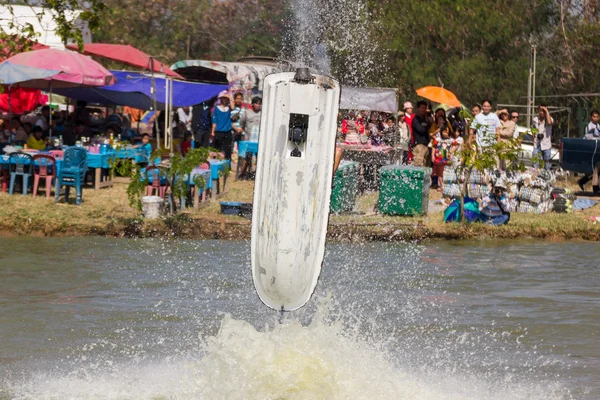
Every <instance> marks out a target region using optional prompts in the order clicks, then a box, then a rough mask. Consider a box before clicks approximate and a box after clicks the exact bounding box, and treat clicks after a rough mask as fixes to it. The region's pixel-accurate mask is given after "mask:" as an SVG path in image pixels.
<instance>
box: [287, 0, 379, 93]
mask: <svg viewBox="0 0 600 400" xmlns="http://www.w3.org/2000/svg"><path fill="white" fill-rule="evenodd" d="M291 10H292V14H293V16H294V18H293V19H292V20H291V21H290V22H289V25H288V27H287V33H286V35H285V36H284V38H283V46H282V52H281V58H282V59H284V60H287V61H291V62H292V64H293V66H294V67H297V66H307V67H311V68H314V69H315V70H317V71H319V72H321V73H322V74H325V75H332V76H333V77H334V78H336V79H337V80H339V81H340V82H341V83H342V84H343V85H350V86H366V85H367V84H376V81H377V80H378V79H380V78H381V77H382V75H383V73H384V72H385V70H386V69H387V65H386V64H387V56H386V54H385V51H384V50H383V49H382V48H381V46H380V44H379V43H378V42H377V41H376V39H375V37H374V32H375V31H377V30H378V29H380V24H379V22H378V21H377V20H376V19H375V18H374V17H373V15H372V13H371V12H370V10H369V8H368V7H367V5H366V2H365V0H292V2H291Z"/></svg>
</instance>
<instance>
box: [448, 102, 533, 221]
mask: <svg viewBox="0 0 600 400" xmlns="http://www.w3.org/2000/svg"><path fill="white" fill-rule="evenodd" d="M460 115H461V117H462V118H465V119H467V120H470V121H472V120H473V116H472V115H471V114H470V113H469V112H468V111H467V110H463V111H461V113H460ZM479 127H480V126H479V125H477V126H476V129H479ZM467 129H468V127H467ZM471 139H473V140H469V141H467V142H466V143H465V144H464V145H463V146H462V149H461V151H459V152H458V154H457V155H458V158H459V159H460V163H459V164H458V165H455V166H454V167H455V170H456V176H457V177H458V179H459V183H461V186H460V189H461V190H460V220H461V221H463V217H464V215H465V197H466V196H467V194H468V188H469V183H470V181H471V174H472V173H473V171H475V170H476V171H482V172H483V171H490V170H495V169H496V168H497V165H498V162H499V161H504V164H505V165H506V170H508V171H510V170H523V169H524V168H525V166H524V165H523V163H522V162H519V152H520V150H521V143H520V138H513V139H502V140H491V141H490V142H489V143H484V144H487V146H485V147H484V146H481V147H480V146H478V145H477V144H476V143H475V140H474V138H471Z"/></svg>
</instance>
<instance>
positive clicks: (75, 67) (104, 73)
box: [6, 49, 115, 89]
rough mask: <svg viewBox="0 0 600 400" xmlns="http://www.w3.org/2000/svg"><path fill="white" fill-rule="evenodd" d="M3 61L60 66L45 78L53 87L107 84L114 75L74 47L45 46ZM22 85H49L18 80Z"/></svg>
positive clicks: (113, 81)
mask: <svg viewBox="0 0 600 400" xmlns="http://www.w3.org/2000/svg"><path fill="white" fill-rule="evenodd" d="M6 62H9V63H11V64H17V65H24V66H27V67H34V68H39V69H46V70H59V71H61V73H59V74H57V75H54V76H52V77H51V78H48V79H47V81H48V83H49V84H50V82H52V87H54V88H64V87H76V86H106V85H112V84H114V83H115V77H114V76H113V75H112V74H111V73H110V71H108V70H107V69H106V68H104V67H103V66H102V65H100V64H98V63H97V62H96V61H94V60H92V59H91V58H89V57H86V56H84V55H81V54H79V53H76V52H74V51H66V50H56V49H45V50H34V51H27V52H25V53H20V54H17V55H15V56H12V57H11V58H9V59H7V60H6ZM20 86H22V87H32V86H35V88H37V89H46V88H47V87H49V85H48V86H44V85H40V83H39V82H35V83H33V82H32V83H31V84H29V85H28V83H27V82H23V83H22V84H20Z"/></svg>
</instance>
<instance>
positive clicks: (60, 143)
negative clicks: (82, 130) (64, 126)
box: [58, 135, 63, 147]
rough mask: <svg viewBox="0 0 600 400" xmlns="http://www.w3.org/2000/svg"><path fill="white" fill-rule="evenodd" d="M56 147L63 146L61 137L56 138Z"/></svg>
mask: <svg viewBox="0 0 600 400" xmlns="http://www.w3.org/2000/svg"><path fill="white" fill-rule="evenodd" d="M58 145H59V146H60V147H62V146H63V138H62V135H60V136H59V137H58Z"/></svg>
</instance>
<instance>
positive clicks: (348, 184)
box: [330, 160, 359, 214]
mask: <svg viewBox="0 0 600 400" xmlns="http://www.w3.org/2000/svg"><path fill="white" fill-rule="evenodd" d="M358 167H359V165H358V163H356V162H352V161H344V160H342V162H340V166H339V167H338V170H337V171H336V173H335V176H334V178H333V190H332V191H331V205H330V210H331V212H332V213H335V214H339V213H341V212H348V211H352V210H354V206H355V205H356V193H357V190H358Z"/></svg>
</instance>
